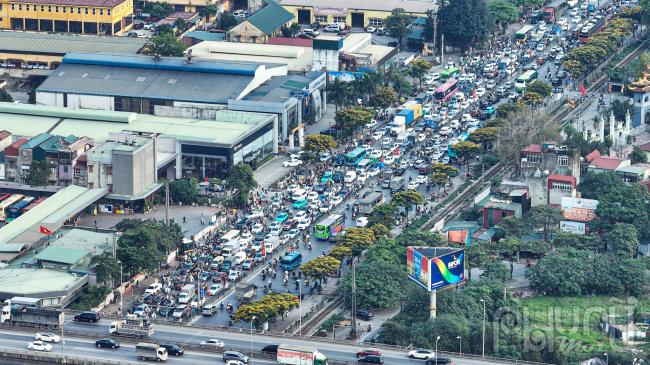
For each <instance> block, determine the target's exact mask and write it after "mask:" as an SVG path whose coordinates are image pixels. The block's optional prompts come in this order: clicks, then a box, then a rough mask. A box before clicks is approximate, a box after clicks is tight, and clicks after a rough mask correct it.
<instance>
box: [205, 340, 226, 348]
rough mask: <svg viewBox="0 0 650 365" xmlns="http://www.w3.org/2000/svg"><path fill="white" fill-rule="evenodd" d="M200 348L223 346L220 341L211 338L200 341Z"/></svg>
mask: <svg viewBox="0 0 650 365" xmlns="http://www.w3.org/2000/svg"><path fill="white" fill-rule="evenodd" d="M201 345H202V346H212V347H224V346H225V344H224V343H223V341H221V340H217V339H216V338H211V339H208V340H203V341H201Z"/></svg>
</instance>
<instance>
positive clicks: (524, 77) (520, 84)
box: [515, 70, 537, 92]
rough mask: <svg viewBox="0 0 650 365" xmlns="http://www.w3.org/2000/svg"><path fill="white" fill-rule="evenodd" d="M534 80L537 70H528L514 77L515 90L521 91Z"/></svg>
mask: <svg viewBox="0 0 650 365" xmlns="http://www.w3.org/2000/svg"><path fill="white" fill-rule="evenodd" d="M535 80H537V71H535V70H528V71H526V72H524V73H523V74H521V76H519V77H517V78H516V79H515V90H517V92H523V91H524V90H526V88H527V87H528V85H530V83H531V82H533V81H535Z"/></svg>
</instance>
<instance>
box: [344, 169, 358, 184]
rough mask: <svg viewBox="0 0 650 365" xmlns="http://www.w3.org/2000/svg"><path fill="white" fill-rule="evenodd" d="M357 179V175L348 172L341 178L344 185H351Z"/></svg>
mask: <svg viewBox="0 0 650 365" xmlns="http://www.w3.org/2000/svg"><path fill="white" fill-rule="evenodd" d="M356 179H357V173H356V172H354V171H348V172H346V173H345V177H343V181H344V182H346V183H353V182H354V180H356Z"/></svg>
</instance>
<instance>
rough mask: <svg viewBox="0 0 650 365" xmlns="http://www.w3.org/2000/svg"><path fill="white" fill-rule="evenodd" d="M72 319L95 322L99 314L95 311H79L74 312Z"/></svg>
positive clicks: (98, 318) (99, 317)
mask: <svg viewBox="0 0 650 365" xmlns="http://www.w3.org/2000/svg"><path fill="white" fill-rule="evenodd" d="M72 319H73V320H74V321H77V322H90V323H97V322H98V321H99V320H100V319H101V316H100V315H99V313H95V312H81V313H77V314H75V315H74V317H72Z"/></svg>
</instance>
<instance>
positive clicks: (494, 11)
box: [488, 0, 519, 32]
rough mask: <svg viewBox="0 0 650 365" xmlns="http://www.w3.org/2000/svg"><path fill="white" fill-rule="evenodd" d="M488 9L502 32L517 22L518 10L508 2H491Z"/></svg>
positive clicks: (498, 0)
mask: <svg viewBox="0 0 650 365" xmlns="http://www.w3.org/2000/svg"><path fill="white" fill-rule="evenodd" d="M488 8H489V9H490V14H491V15H492V17H494V19H495V21H496V23H497V24H498V25H499V27H500V28H501V31H502V32H504V31H505V30H506V28H507V27H508V25H509V24H513V23H516V22H517V20H519V9H517V7H516V6H515V5H514V4H513V3H512V2H510V1H508V0H492V1H490V4H489V5H488Z"/></svg>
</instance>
